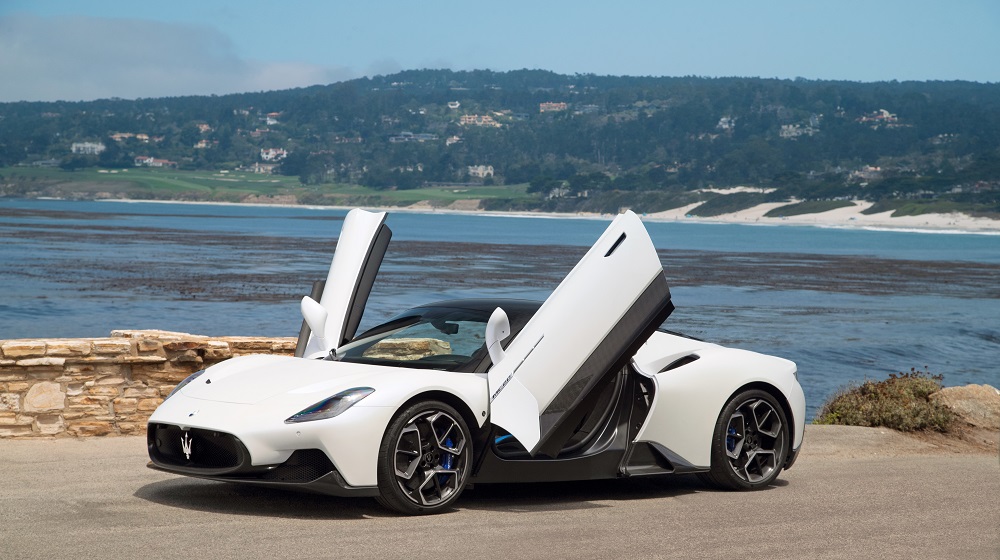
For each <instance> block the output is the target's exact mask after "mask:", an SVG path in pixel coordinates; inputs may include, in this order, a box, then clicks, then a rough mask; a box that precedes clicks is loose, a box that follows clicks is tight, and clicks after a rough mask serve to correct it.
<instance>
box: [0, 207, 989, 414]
mask: <svg viewBox="0 0 1000 560" xmlns="http://www.w3.org/2000/svg"><path fill="white" fill-rule="evenodd" d="M345 214H346V211H344V210H337V209H330V208H305V207H265V206H240V205H207V204H162V203H140V202H74V201H59V200H0V339H9V338H31V337H46V338H50V337H97V336H106V335H107V334H108V332H109V331H110V330H112V329H126V328H136V329H166V330H178V331H184V332H191V333H198V334H209V335H266V336H294V335H295V334H296V333H297V331H298V328H299V325H300V323H301V318H300V316H299V314H298V305H297V300H298V299H299V298H300V297H301V295H303V294H305V293H308V291H309V287H310V285H311V283H312V281H313V280H319V279H322V278H324V277H325V274H326V269H327V268H328V266H329V261H330V258H331V257H332V254H333V249H334V247H335V244H336V243H335V242H336V236H337V234H338V232H339V230H340V223H341V220H342V219H343V216H344V215H345ZM610 219H611V217H610V216H608V217H603V218H570V217H567V218H558V219H552V218H546V217H538V216H512V215H481V214H476V215H465V214H453V213H443V212H437V213H435V212H428V213H411V212H396V213H391V215H390V217H389V220H388V224H389V226H390V227H391V228H392V230H393V243H392V245H390V249H389V253H388V254H387V256H386V259H385V262H384V264H383V270H382V274H381V275H380V278H379V281H378V282H377V283H376V285H375V289H374V290H373V293H372V296H371V300H370V303H369V306H368V309H367V311H366V314H365V317H364V320H363V323H362V327H365V326H370V325H372V324H375V323H376V322H378V321H380V320H383V319H385V318H387V317H389V316H391V315H393V314H394V313H395V312H397V311H400V310H402V309H404V308H406V307H408V306H412V305H415V304H420V303H426V302H428V301H434V300H439V299H448V298H453V297H526V298H530V299H544V298H545V297H546V295H547V294H548V293H550V292H551V290H552V289H553V288H554V287H555V286H556V285H557V284H558V282H559V281H560V280H561V278H562V277H563V276H564V275H565V274H566V272H568V270H569V269H570V268H571V267H572V265H573V264H574V263H575V261H576V260H577V259H579V258H580V257H581V256H582V255H583V254H584V252H586V250H587V248H588V247H589V246H590V245H591V244H592V243H593V242H594V241H595V240H596V239H597V237H598V236H599V235H600V233H601V232H602V231H603V230H604V228H605V227H606V226H607V223H608V222H609V221H610ZM646 226H647V229H648V230H649V232H650V236H651V237H652V239H653V241H654V244H655V245H656V247H657V249H658V250H660V251H661V257H662V259H663V261H664V266H665V271H666V274H667V278H668V280H669V282H670V284H671V293H672V297H673V302H674V304H675V306H676V308H677V310H676V311H675V312H674V314H673V315H672V316H671V317H670V319H669V320H668V321H667V326H668V327H669V328H671V329H674V330H678V331H681V332H686V333H688V334H691V335H693V336H697V337H699V338H704V339H706V340H710V341H714V342H719V343H722V344H726V345H730V346H735V347H740V348H746V349H750V350H755V351H759V352H765V353H769V354H775V355H779V356H783V357H786V358H789V359H791V360H794V361H795V362H796V363H797V364H798V367H799V375H800V380H801V382H802V385H803V387H804V389H805V392H806V397H807V402H808V406H809V415H810V417H811V416H812V415H814V414H815V412H816V410H817V409H818V407H819V406H820V405H821V404H822V402H823V401H824V400H825V399H827V398H828V397H829V396H830V395H831V394H832V393H834V392H835V391H836V390H837V389H838V388H840V387H843V386H845V385H847V384H850V383H858V382H861V381H863V380H865V379H866V378H867V379H881V378H884V377H885V375H886V374H887V373H890V372H895V371H901V370H902V371H908V370H909V369H910V368H912V367H916V368H924V367H927V368H928V369H929V370H930V371H931V372H932V373H943V374H944V375H945V384H946V385H959V384H965V383H989V384H992V385H994V386H1000V368H998V367H997V365H996V364H997V363H998V362H1000V318H998V317H1000V304H998V299H997V298H998V294H1000V236H996V235H981V234H961V233H930V232H899V231H872V230H863V229H835V228H819V227H801V226H751V225H741V224H702V223H684V222H653V221H648V222H647V223H646Z"/></svg>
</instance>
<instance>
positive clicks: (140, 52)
mask: <svg viewBox="0 0 1000 560" xmlns="http://www.w3.org/2000/svg"><path fill="white" fill-rule="evenodd" d="M418 68H447V69H452V70H474V69H489V70H496V71H505V70H517V69H521V68H531V69H543V70H552V71H555V72H559V73H564V74H576V73H580V74H602V75H633V76H691V75H694V76H710V77H718V76H754V77H764V78H797V77H802V78H808V79H829V80H851V81H863V82H873V81H884V80H900V81H903V80H969V81H977V82H991V83H997V82H1000V1H998V0H950V1H948V2H944V1H940V0H861V1H858V0H814V1H810V0H756V1H754V0H742V1H733V0H713V1H704V0H684V1H680V0H647V1H630V0H617V1H614V2H612V1H608V0H605V1H602V2H596V1H591V0H543V1H538V0H535V1H524V0H507V1H505V2H473V1H469V0H466V1H463V2H458V1H436V0H423V1H419V2H418V1H416V0H408V1H404V0H378V1H371V2H364V1H357V0H352V1H350V2H348V1H341V0H289V1H286V2H273V1H271V2H267V1H264V0H240V1H224V0H219V1H216V0H171V1H170V2H151V1H148V0H147V1H144V0H0V102H2V101H55V100H67V101H79V100H92V99H99V98H109V97H120V98H125V99H134V98H137V97H146V98H148V97H166V96H177V95H202V94H225V93H235V92H246V91H262V90H274V89H286V88H292V87H302V86H309V85H316V84H328V83H332V82H337V81H343V80H348V79H352V78H357V77H361V76H374V75H380V74H382V75H384V74H390V73H393V72H397V71H400V70H408V69H418Z"/></svg>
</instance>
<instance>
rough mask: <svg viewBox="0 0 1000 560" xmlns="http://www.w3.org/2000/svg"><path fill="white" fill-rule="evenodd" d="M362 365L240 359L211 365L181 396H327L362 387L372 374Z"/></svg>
mask: <svg viewBox="0 0 1000 560" xmlns="http://www.w3.org/2000/svg"><path fill="white" fill-rule="evenodd" d="M377 369H381V368H378V367H377V366H376V367H373V366H368V365H364V364H349V363H344V362H330V361H325V360H307V359H304V358H293V357H289V356H267V355H254V356H241V357H238V358H233V359H231V360H226V361H225V362H222V363H220V364H217V365H214V366H212V367H210V368H208V369H207V370H205V373H204V374H202V375H201V376H200V377H198V378H197V379H196V380H194V381H193V382H191V383H189V384H188V385H186V386H185V387H184V388H183V389H181V393H182V394H183V395H184V396H186V397H190V398H193V399H201V400H207V401H216V402H227V403H234V404H256V403H259V402H261V401H264V400H267V399H269V398H271V397H274V396H277V395H287V394H293V395H294V394H301V395H309V394H313V393H316V394H318V395H322V396H329V395H331V394H333V393H334V392H336V391H338V390H341V389H343V388H350V387H357V386H363V385H365V382H366V379H369V378H370V377H371V376H372V374H373V373H375V371H373V370H377Z"/></svg>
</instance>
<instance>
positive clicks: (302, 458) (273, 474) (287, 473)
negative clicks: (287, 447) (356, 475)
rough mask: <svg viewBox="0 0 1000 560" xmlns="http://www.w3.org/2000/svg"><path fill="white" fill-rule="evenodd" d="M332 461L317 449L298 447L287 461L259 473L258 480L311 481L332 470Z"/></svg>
mask: <svg viewBox="0 0 1000 560" xmlns="http://www.w3.org/2000/svg"><path fill="white" fill-rule="evenodd" d="M333 470H334V469H333V463H331V462H330V459H329V458H328V457H327V456H326V453H323V451H321V450H319V449H300V450H298V451H296V452H295V453H292V455H291V457H289V458H288V460H287V461H285V462H284V463H282V464H280V465H278V466H277V467H275V468H273V469H270V470H268V471H266V472H264V473H262V474H261V475H260V480H268V481H275V482H298V483H304V482H312V481H314V480H316V479H317V478H319V477H321V476H323V475H325V474H327V473H329V472H331V471H333Z"/></svg>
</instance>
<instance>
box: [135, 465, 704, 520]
mask: <svg viewBox="0 0 1000 560" xmlns="http://www.w3.org/2000/svg"><path fill="white" fill-rule="evenodd" d="M705 490H706V487H705V486H704V485H703V484H702V483H701V482H700V481H699V480H698V479H697V478H695V477H694V476H692V475H684V476H655V477H642V478H633V479H628V480H588V481H579V482H551V483H525V484H478V485H475V486H474V487H472V488H468V489H466V490H465V492H464V493H463V494H462V496H461V497H460V498H459V500H458V502H456V503H455V510H476V511H480V510H481V511H500V512H528V511H534V512H544V511H570V510H583V509H592V508H607V507H614V502H616V501H631V500H644V499H658V498H672V497H677V496H682V495H686V494H693V493H695V492H701V491H705ZM133 495H134V496H135V497H136V498H139V499H142V500H146V501H148V502H153V503H156V504H160V505H164V506H169V507H176V508H181V509H188V510H194V511H201V512H208V513H225V514H230V515H252V516H256V517H277V518H291V519H360V518H367V517H395V516H396V515H397V514H395V513H394V512H391V511H389V510H387V509H385V508H383V507H382V506H380V505H379V504H378V503H377V502H376V501H375V500H374V499H371V498H338V497H335V496H323V495H318V494H311V493H306V492H296V491H293V490H283V489H273V488H265V487H260V486H253V485H249V484H237V483H226V482H213V481H207V480H198V479H192V478H172V479H169V480H163V481H159V482H153V483H150V484H146V485H145V486H142V487H140V488H139V489H137V490H136V491H135V492H134V493H133ZM455 510H452V511H455Z"/></svg>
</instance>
